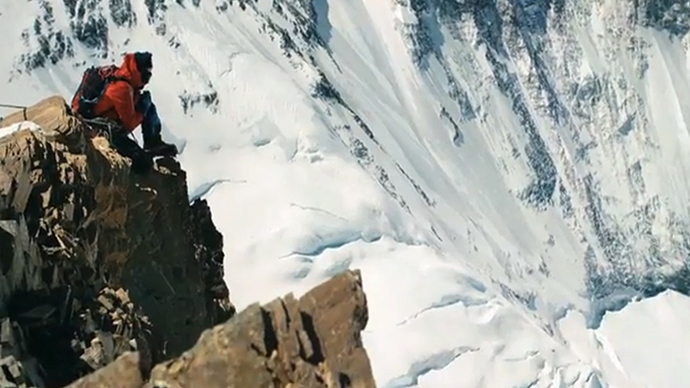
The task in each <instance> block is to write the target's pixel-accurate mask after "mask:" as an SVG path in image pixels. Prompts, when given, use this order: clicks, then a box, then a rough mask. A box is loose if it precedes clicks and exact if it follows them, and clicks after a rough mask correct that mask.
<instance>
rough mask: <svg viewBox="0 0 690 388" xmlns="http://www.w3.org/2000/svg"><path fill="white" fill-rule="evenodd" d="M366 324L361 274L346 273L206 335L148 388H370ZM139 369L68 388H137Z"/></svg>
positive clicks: (130, 362) (132, 364)
mask: <svg viewBox="0 0 690 388" xmlns="http://www.w3.org/2000/svg"><path fill="white" fill-rule="evenodd" d="M367 320H368V311H367V302H366V296H365V294H364V292H363V290H362V281H361V278H360V274H359V272H358V271H348V272H345V273H342V274H340V275H337V276H335V277H334V278H332V279H330V280H328V281H326V282H324V283H322V284H321V285H319V286H317V287H315V288H314V289H312V290H311V291H310V292H308V293H307V294H306V295H304V296H302V297H301V298H300V299H299V300H298V299H296V298H294V297H293V296H292V295H291V294H289V295H287V296H285V297H284V298H281V299H276V300H274V301H273V302H271V303H269V304H267V305H265V306H259V305H258V304H255V305H252V306H249V307H248V308H247V309H245V310H244V311H242V312H241V313H239V314H237V315H236V316H235V317H233V318H232V319H230V320H229V321H228V322H226V323H225V324H222V325H219V326H216V327H214V328H213V329H210V330H207V331H205V332H204V333H203V334H202V336H201V338H200V339H199V341H198V342H197V343H196V345H195V346H194V347H193V348H192V349H191V350H189V351H188V352H185V353H184V354H183V355H182V356H180V357H179V358H176V359H174V360H170V361H168V362H165V363H162V364H159V365H158V366H156V367H155V368H154V369H153V371H152V372H151V376H150V381H149V384H148V385H145V387H147V388H153V387H161V388H162V387H166V388H181V387H204V388H245V387H246V388H249V387H257V388H258V387H313V388H319V387H332V388H335V387H357V388H373V387H375V384H374V381H373V376H372V370H371V366H370V363H369V357H368V356H367V353H366V351H365V350H364V348H363V347H362V341H361V337H360V332H361V331H362V330H363V329H364V327H365V326H366V324H367ZM139 363H140V356H138V355H137V354H136V353H129V354H126V355H124V356H122V357H121V358H119V359H118V360H117V361H115V362H114V363H113V364H111V365H109V366H108V367H106V368H103V369H100V370H99V371H97V372H96V373H94V374H93V375H91V376H88V377H87V378H84V379H82V380H80V381H78V382H76V383H75V384H73V385H71V386H70V387H69V388H87V387H88V388H96V387H98V388H116V387H117V388H140V387H141V386H142V381H144V379H143V378H142V377H141V376H139V375H138V371H139V367H138V364H139ZM120 376H122V378H120Z"/></svg>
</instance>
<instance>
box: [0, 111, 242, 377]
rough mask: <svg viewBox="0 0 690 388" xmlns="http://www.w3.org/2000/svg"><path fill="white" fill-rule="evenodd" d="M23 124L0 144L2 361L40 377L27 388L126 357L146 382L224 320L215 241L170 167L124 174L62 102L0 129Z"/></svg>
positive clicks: (18, 116)
mask: <svg viewBox="0 0 690 388" xmlns="http://www.w3.org/2000/svg"><path fill="white" fill-rule="evenodd" d="M22 121H31V122H34V123H36V124H38V125H39V126H40V130H38V131H32V130H28V129H27V130H20V131H18V132H16V133H14V134H12V135H10V136H7V137H4V138H1V139H0V164H1V168H0V318H2V317H7V318H8V319H9V320H10V321H11V322H10V323H11V325H15V326H17V327H18V328H19V331H20V332H21V336H22V339H21V340H17V341H15V342H16V343H15V345H16V346H15V348H16V349H15V351H13V352H12V353H11V355H12V357H14V358H15V359H16V360H17V362H18V363H19V364H21V365H24V366H26V365H28V363H30V362H31V360H32V358H35V359H36V362H37V364H38V365H39V366H40V368H38V369H37V370H39V371H40V373H41V375H42V376H43V377H44V380H45V383H36V385H37V386H40V387H43V386H45V387H58V386H64V385H65V384H68V383H70V382H72V381H74V380H76V379H77V378H78V377H79V376H82V375H84V374H87V373H90V372H91V371H93V370H94V369H97V368H100V367H102V366H104V365H106V364H108V363H109V362H111V361H112V360H114V359H115V358H116V357H118V356H119V355H121V354H123V353H124V352H127V351H130V350H135V349H137V350H139V353H138V356H137V357H138V363H139V364H141V365H142V368H144V369H143V370H145V369H146V365H147V364H148V365H149V367H150V366H151V365H153V363H156V362H158V361H162V360H164V359H169V358H171V357H175V356H177V355H179V354H180V353H181V352H182V351H184V350H185V349H188V348H189V347H190V346H192V345H193V344H194V341H195V340H196V339H197V338H198V336H199V334H200V333H201V332H202V331H203V330H204V329H206V328H209V327H212V326H213V325H215V324H217V323H220V322H223V321H224V320H226V319H227V318H229V317H230V316H232V314H234V309H233V307H232V305H231V304H230V302H229V298H228V294H229V292H228V290H227V288H226V287H225V284H224V282H223V281H222V279H223V267H222V263H223V253H222V236H220V235H219V233H218V232H217V230H215V227H214V226H213V223H212V221H211V217H210V211H209V209H208V206H207V205H206V204H205V202H204V201H197V202H195V203H194V204H192V205H191V206H190V204H189V203H188V196H187V187H186V176H185V172H184V171H183V170H182V169H181V168H180V166H179V164H178V163H177V162H175V161H174V160H172V159H160V160H158V161H157V163H156V166H155V169H154V171H152V172H151V173H149V174H147V175H145V176H141V175H133V174H131V173H130V168H129V167H130V164H131V162H130V160H129V159H128V158H125V157H123V156H121V155H120V154H118V153H117V152H116V151H114V150H113V149H112V148H111V147H110V145H109V142H108V140H107V138H105V137H104V136H100V135H99V134H98V132H97V131H95V130H94V128H92V127H90V126H89V125H88V124H86V123H84V122H82V121H81V120H79V119H78V118H77V117H75V116H73V115H72V113H71V110H70V109H69V107H68V106H67V105H66V102H65V101H64V99H62V98H61V97H51V98H48V99H45V100H43V101H41V102H39V103H38V104H36V105H34V106H32V107H30V108H28V109H26V110H24V111H21V112H17V113H15V114H13V115H10V116H8V117H6V118H5V119H4V120H2V122H0V127H5V126H8V125H11V124H15V123H19V122H22ZM197 223H199V224H197ZM207 244H208V245H207ZM5 325H6V324H5ZM2 327H3V326H0V328H2ZM15 338H16V336H15ZM12 341H14V340H12ZM10 342H11V341H10ZM13 346H14V345H13ZM3 349H5V347H4V346H3ZM20 369H21V368H20ZM23 369H27V368H23ZM149 369H150V368H149ZM27 373H28V372H27ZM24 375H26V373H25V374H24ZM15 380H16V378H15ZM14 384H15V385H16V386H21V385H20V383H19V382H18V381H15V382H14Z"/></svg>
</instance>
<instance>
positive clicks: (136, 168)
mask: <svg viewBox="0 0 690 388" xmlns="http://www.w3.org/2000/svg"><path fill="white" fill-rule="evenodd" d="M152 169H153V158H152V157H151V156H149V155H148V154H147V153H146V152H137V153H135V154H134V155H133V156H132V167H131V170H132V172H133V173H134V174H137V175H146V174H147V173H148V172H150V171H151V170H152Z"/></svg>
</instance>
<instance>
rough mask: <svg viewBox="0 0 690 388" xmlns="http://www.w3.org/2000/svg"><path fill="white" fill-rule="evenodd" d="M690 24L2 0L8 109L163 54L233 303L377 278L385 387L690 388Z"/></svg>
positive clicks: (575, 8)
mask: <svg viewBox="0 0 690 388" xmlns="http://www.w3.org/2000/svg"><path fill="white" fill-rule="evenodd" d="M688 31H690V3H689V2H688V1H687V0H663V1H662V0H573V1H565V0H484V1H479V0H256V1H252V0H215V1H212V0H177V1H170V0H144V1H134V0H108V1H100V0H62V1H58V0H5V1H2V2H0V36H1V37H2V40H3V42H2V44H1V45H0V47H1V48H0V52H1V53H2V56H1V60H0V74H2V76H4V77H5V78H4V81H5V82H4V83H3V84H2V89H0V103H10V104H22V105H28V104H32V103H33V102H35V101H36V100H37V99H39V98H42V97H44V96H45V95H46V94H47V93H60V94H62V95H63V96H65V97H66V98H69V97H70V96H71V95H72V93H73V91H74V89H75V87H76V84H77V82H78V81H79V78H80V75H81V72H82V71H83V69H84V68H85V66H87V65H91V64H96V63H107V62H119V60H120V57H121V54H122V53H124V52H125V51H133V50H149V51H152V52H153V53H154V67H155V68H154V77H153V80H152V85H151V90H152V92H153V95H154V99H155V101H156V103H157V104H158V105H159V111H161V112H162V114H163V119H164V123H165V124H164V125H165V132H166V136H167V137H168V138H169V139H170V138H172V139H175V141H176V142H177V144H178V145H179V146H180V147H181V148H183V153H182V155H181V157H180V160H181V162H182V163H183V166H184V167H185V168H186V169H187V170H188V172H189V180H190V196H192V197H194V196H205V197H207V198H208V200H209V202H210V204H211V205H212V207H213V212H214V213H213V214H214V217H215V222H216V224H217V225H218V227H219V229H220V230H221V231H222V233H223V234H224V237H225V253H226V255H227V267H228V269H227V273H228V275H227V281H228V285H229V287H230V289H231V292H232V300H233V302H234V303H235V304H236V305H237V306H238V307H239V308H243V307H244V306H246V305H248V304H250V303H252V302H255V301H262V302H265V301H268V300H270V299H272V298H274V297H276V296H278V295H281V294H283V293H286V292H289V291H294V292H296V293H298V294H299V293H301V292H303V291H305V290H307V289H308V288H309V287H311V286H313V285H315V284H316V283H318V282H320V281H322V280H323V279H324V278H327V277H329V276H331V275H333V274H334V273H337V272H338V271H341V270H343V269H344V268H348V267H350V268H361V269H362V271H363V278H364V288H365V291H366V292H367V294H368V298H369V304H370V314H371V316H370V322H369V326H368V327H367V332H366V333H365V346H366V347H367V349H368V351H369V354H370V356H371V357H372V364H373V367H374V373H375V376H376V379H377V382H378V384H379V386H381V387H386V388H398V387H417V386H419V387H425V388H426V387H433V388H443V387H452V388H463V387H490V388H503V387H506V388H509V387H533V388H534V387H553V388H556V387H559V388H562V387H588V388H595V387H597V388H599V387H601V388H604V387H618V388H635V387H654V388H663V387H681V386H687V385H690V372H688V371H690V357H688V350H687V349H690V336H688V335H687V333H685V330H687V329H686V328H687V327H688V326H689V325H690V298H688V297H687V296H686V294H687V293H688V292H689V290H690V267H689V266H688V264H689V260H688V257H687V256H688V252H690V209H689V208H688V203H690V201H689V200H690V132H689V130H690V75H689V73H690V36H689V35H688ZM673 290H675V291H673ZM631 300H634V302H633V303H631V304H629V303H628V302H629V301H631ZM614 310H617V311H614ZM607 311H608V312H607ZM602 317H603V319H602Z"/></svg>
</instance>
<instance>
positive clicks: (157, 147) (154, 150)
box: [144, 137, 178, 156]
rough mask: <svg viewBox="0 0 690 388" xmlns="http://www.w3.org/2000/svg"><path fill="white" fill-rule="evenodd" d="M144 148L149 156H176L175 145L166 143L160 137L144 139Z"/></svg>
mask: <svg viewBox="0 0 690 388" xmlns="http://www.w3.org/2000/svg"><path fill="white" fill-rule="evenodd" d="M144 150H145V151H146V152H147V153H148V154H149V155H151V156H177V154H178V150H177V146H175V145H174V144H170V143H166V142H164V141H163V139H161V138H160V137H154V138H150V139H144Z"/></svg>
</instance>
